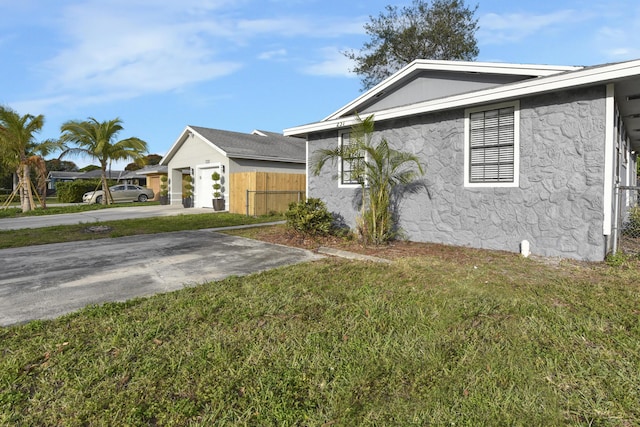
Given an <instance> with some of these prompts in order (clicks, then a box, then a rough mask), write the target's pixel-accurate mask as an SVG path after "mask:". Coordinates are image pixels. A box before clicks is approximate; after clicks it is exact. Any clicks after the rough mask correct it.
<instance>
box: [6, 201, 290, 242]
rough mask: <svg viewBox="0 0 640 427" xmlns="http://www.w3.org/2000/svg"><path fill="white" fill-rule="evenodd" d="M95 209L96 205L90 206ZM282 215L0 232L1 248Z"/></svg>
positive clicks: (188, 216) (196, 216) (227, 215)
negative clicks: (98, 229) (103, 229)
mask: <svg viewBox="0 0 640 427" xmlns="http://www.w3.org/2000/svg"><path fill="white" fill-rule="evenodd" d="M91 206H95V205H91ZM283 218H284V217H283V216H281V215H266V216H260V217H248V216H245V215H240V214H230V213H223V212H221V213H213V212H212V213H204V214H182V215H174V216H164V217H153V218H136V219H123V220H119V221H103V222H92V223H90V224H75V225H58V226H53V227H44V228H26V229H20V230H3V231H0V249H5V248H17V247H21V246H30V245H43V244H47V243H62V242H74V241H78V240H93V239H104V238H109V237H123V236H133V235H136V234H152V233H166V232H169V231H182V230H198V229H203V228H216V227H228V226H236V225H248V224H260V223H265V222H273V221H280V220H283ZM101 225H102V226H106V227H108V228H107V231H106V232H100V233H94V232H91V231H90V230H91V228H90V227H96V226H101Z"/></svg>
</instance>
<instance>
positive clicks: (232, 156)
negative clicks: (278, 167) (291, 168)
mask: <svg viewBox="0 0 640 427" xmlns="http://www.w3.org/2000/svg"><path fill="white" fill-rule="evenodd" d="M228 157H229V158H230V159H243V160H265V161H269V162H276V163H300V164H304V163H306V160H300V159H293V158H287V157H268V156H253V155H242V154H239V155H235V154H229V156H228Z"/></svg>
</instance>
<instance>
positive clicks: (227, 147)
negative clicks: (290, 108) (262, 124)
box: [189, 126, 306, 163]
mask: <svg viewBox="0 0 640 427" xmlns="http://www.w3.org/2000/svg"><path fill="white" fill-rule="evenodd" d="M189 127H190V128H191V129H193V130H194V131H195V132H197V133H199V134H200V135H201V136H202V137H203V138H205V139H206V140H208V141H209V142H211V143H212V144H214V145H216V146H217V147H219V148H220V149H221V150H222V151H224V152H225V153H227V157H231V158H233V157H235V158H244V159H260V160H273V161H281V162H295V163H304V162H305V157H306V149H305V143H304V140H302V139H300V138H292V137H288V136H282V135H281V134H278V133H274V132H267V131H259V132H260V133H262V134H264V135H266V136H261V135H255V134H248V133H240V132H231V131H226V130H219V129H210V128H204V127H199V126H189Z"/></svg>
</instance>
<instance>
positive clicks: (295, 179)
mask: <svg viewBox="0 0 640 427" xmlns="http://www.w3.org/2000/svg"><path fill="white" fill-rule="evenodd" d="M305 189H306V177H305V175H304V174H301V173H277V172H238V173H232V174H230V175H229V206H228V208H229V212H230V213H240V214H246V215H267V214H269V213H272V212H278V213H282V212H285V211H286V210H287V209H288V208H289V203H291V202H296V201H298V200H304V198H305V196H306V194H305Z"/></svg>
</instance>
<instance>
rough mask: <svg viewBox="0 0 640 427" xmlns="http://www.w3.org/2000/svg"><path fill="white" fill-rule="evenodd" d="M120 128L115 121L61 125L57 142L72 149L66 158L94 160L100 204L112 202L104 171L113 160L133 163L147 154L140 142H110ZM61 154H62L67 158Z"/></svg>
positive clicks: (92, 121) (144, 146)
mask: <svg viewBox="0 0 640 427" xmlns="http://www.w3.org/2000/svg"><path fill="white" fill-rule="evenodd" d="M122 129H124V128H123V127H122V120H120V119H119V118H115V119H113V120H107V121H103V122H99V121H98V120H96V119H94V118H93V117H89V118H88V119H87V120H84V121H79V120H70V121H68V122H66V123H64V124H63V125H62V127H61V128H60V131H61V132H62V136H61V137H60V139H61V140H62V141H63V142H65V143H68V144H74V145H76V147H73V148H70V149H68V150H67V153H68V154H76V155H78V154H79V155H85V156H88V157H91V158H93V159H95V160H97V161H98V162H99V163H100V170H101V171H102V176H101V181H102V191H104V194H105V195H106V197H103V198H102V203H104V204H107V203H109V204H110V203H111V202H112V198H111V193H110V192H109V186H108V184H107V167H110V166H111V162H113V161H117V160H136V159H139V158H141V157H143V156H144V155H145V154H146V152H147V143H146V142H145V141H143V140H141V139H140V138H135V137H131V138H127V139H123V140H120V141H114V140H115V139H116V137H117V135H118V134H119V133H120V131H121V130H122ZM67 153H65V154H67Z"/></svg>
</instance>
